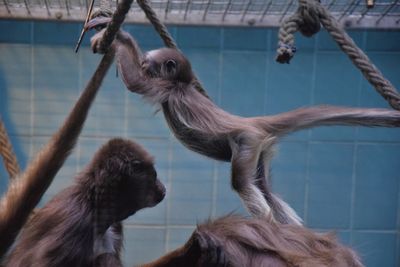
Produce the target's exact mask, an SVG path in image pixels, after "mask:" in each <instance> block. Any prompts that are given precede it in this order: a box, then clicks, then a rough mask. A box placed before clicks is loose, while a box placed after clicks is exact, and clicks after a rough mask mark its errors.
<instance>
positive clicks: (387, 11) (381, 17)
mask: <svg viewBox="0 0 400 267" xmlns="http://www.w3.org/2000/svg"><path fill="white" fill-rule="evenodd" d="M398 2H399V0H396V1H394V2H393V4H392V5H389V6H388V7H387V8H386V9H385V11H383V13H382V15H381V16H380V17H379V18H378V19H377V20H376V24H379V23H380V22H381V20H382V19H383V17H384V16H386V15H387V13H389V12H390V10H392V9H393V8H394V7H395V6H396V5H397V3H398Z"/></svg>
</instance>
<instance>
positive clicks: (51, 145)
mask: <svg viewBox="0 0 400 267" xmlns="http://www.w3.org/2000/svg"><path fill="white" fill-rule="evenodd" d="M113 57H114V54H113V53H107V54H106V55H105V56H104V57H103V59H102V61H101V62H100V65H99V67H98V69H97V70H96V73H95V74H94V75H93V77H92V79H91V80H90V81H89V83H88V84H87V86H86V88H85V90H84V91H83V92H82V94H81V96H80V97H79V99H78V100H77V102H76V103H75V105H74V107H73V108H72V110H71V111H70V113H69V114H68V116H67V118H66V119H65V121H64V123H63V124H62V125H61V127H60V128H59V129H58V130H57V131H56V132H55V133H54V134H53V136H52V137H51V139H50V140H49V141H48V143H47V144H46V145H45V146H44V147H43V148H42V149H41V150H40V151H39V153H37V155H36V156H35V158H34V159H33V160H32V161H31V162H30V163H29V165H28V167H27V168H26V170H25V171H24V172H22V173H21V174H20V175H18V176H17V177H16V178H15V179H14V180H13V181H12V182H11V184H10V186H9V188H8V190H7V192H6V194H5V195H4V196H3V197H2V199H1V200H0V238H1V242H0V260H1V258H2V256H3V255H4V254H5V253H6V252H7V250H8V248H9V247H10V246H11V245H12V243H13V242H14V240H15V237H16V236H17V235H18V233H19V230H20V229H21V228H22V226H23V225H24V224H25V222H26V220H27V218H28V217H29V215H30V213H31V211H32V210H33V208H34V207H35V206H36V205H37V204H38V203H39V201H40V199H41V197H42V195H43V194H44V192H45V191H46V190H47V188H48V187H49V186H50V184H51V182H52V180H53V178H54V177H55V175H56V174H57V172H58V170H59V169H60V168H61V166H62V165H63V164H64V162H65V160H66V159H67V157H68V155H69V154H70V152H71V150H72V149H73V148H74V146H75V144H76V141H77V139H78V137H79V134H80V132H81V130H82V127H83V124H84V123H85V120H86V118H87V114H88V112H89V108H90V106H91V104H92V102H93V100H94V98H95V96H96V93H97V91H98V89H99V87H100V85H101V83H102V80H103V77H104V76H105V74H106V72H107V70H108V67H109V66H110V65H111V63H112V59H113Z"/></svg>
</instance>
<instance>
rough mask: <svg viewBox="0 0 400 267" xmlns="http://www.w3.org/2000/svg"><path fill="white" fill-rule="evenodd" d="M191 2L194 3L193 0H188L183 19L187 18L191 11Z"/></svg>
mask: <svg viewBox="0 0 400 267" xmlns="http://www.w3.org/2000/svg"><path fill="white" fill-rule="evenodd" d="M191 3H192V0H188V1H187V2H186V7H185V14H184V15H183V20H186V18H187V14H188V11H189V8H190V4H191Z"/></svg>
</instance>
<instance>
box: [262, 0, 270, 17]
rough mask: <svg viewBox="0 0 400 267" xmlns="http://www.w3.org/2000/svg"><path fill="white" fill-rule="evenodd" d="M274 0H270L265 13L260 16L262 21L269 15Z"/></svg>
mask: <svg viewBox="0 0 400 267" xmlns="http://www.w3.org/2000/svg"><path fill="white" fill-rule="evenodd" d="M271 5H272V0H270V1H269V2H268V3H267V5H266V6H265V8H264V11H263V14H262V16H261V18H260V22H261V21H263V20H264V18H265V16H266V15H267V12H268V10H269V9H270V8H271Z"/></svg>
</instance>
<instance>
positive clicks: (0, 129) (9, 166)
mask: <svg viewBox="0 0 400 267" xmlns="http://www.w3.org/2000/svg"><path fill="white" fill-rule="evenodd" d="M0 155H1V156H2V157H3V162H4V166H5V167H6V170H7V172H8V175H9V176H10V178H14V177H15V176H17V174H18V173H19V166H18V161H17V157H16V155H15V153H14V151H13V148H12V145H11V142H10V139H9V138H8V135H7V131H6V128H5V127H4V124H3V121H2V120H1V119H0Z"/></svg>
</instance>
